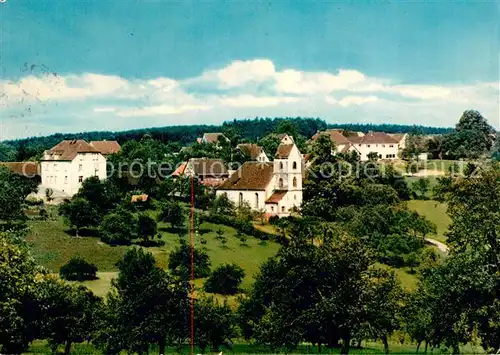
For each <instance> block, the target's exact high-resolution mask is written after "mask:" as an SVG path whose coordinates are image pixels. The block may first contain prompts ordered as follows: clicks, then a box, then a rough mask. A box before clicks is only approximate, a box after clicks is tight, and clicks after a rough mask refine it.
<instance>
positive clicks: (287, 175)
mask: <svg viewBox="0 0 500 355" xmlns="http://www.w3.org/2000/svg"><path fill="white" fill-rule="evenodd" d="M302 173H303V163H302V154H301V153H300V151H299V149H298V148H297V146H296V145H295V143H290V144H283V143H282V144H280V145H279V147H278V149H277V150H276V154H275V156H274V190H281V191H283V190H286V191H300V192H302Z"/></svg>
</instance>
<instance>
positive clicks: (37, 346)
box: [25, 340, 485, 355]
mask: <svg viewBox="0 0 500 355" xmlns="http://www.w3.org/2000/svg"><path fill="white" fill-rule="evenodd" d="M416 348H417V347H416V345H415V344H412V343H410V344H408V343H405V344H401V343H400V342H399V341H396V340H393V341H390V342H389V351H390V353H391V354H416V353H417V352H416ZM60 350H62V346H61V347H60ZM71 350H72V351H71V353H72V354H77V355H83V354H103V353H102V352H100V351H99V350H98V349H97V348H95V347H94V346H93V345H92V344H88V343H80V344H73V346H72V349H71ZM221 350H222V353H223V354H229V353H232V354H276V353H277V352H271V351H270V349H269V348H268V347H265V346H258V345H253V344H247V343H244V342H236V343H234V344H233V346H232V349H225V348H221ZM150 352H151V353H154V354H156V353H158V349H156V348H155V347H153V346H152V347H151V349H150ZM48 353H50V348H49V347H48V346H47V342H45V341H40V340H37V341H35V342H33V343H32V345H31V347H30V349H29V352H27V353H25V354H48ZM166 353H167V354H189V353H190V348H189V345H188V344H186V345H185V346H184V347H183V348H181V349H174V348H167V349H166ZM195 353H196V354H198V353H200V351H199V349H198V348H197V347H196V348H195ZM218 353H219V351H217V352H208V353H207V354H218ZM281 353H287V354H318V349H317V347H313V346H312V345H309V344H301V345H299V346H298V348H297V349H295V350H292V351H288V352H285V351H284V350H282V351H281ZM321 353H322V354H340V348H333V349H328V348H326V347H325V346H323V347H322V349H321ZM420 353H423V345H422V348H421V349H420ZM428 353H430V354H448V353H449V351H447V350H446V349H429V350H428ZM460 353H461V354H485V352H484V350H483V349H482V348H481V347H479V346H474V345H472V344H467V345H465V346H461V347H460ZM122 354H125V352H122ZM349 354H354V355H365V354H384V350H383V345H382V343H380V342H373V341H370V342H365V341H364V342H362V343H361V348H356V347H351V348H350V350H349Z"/></svg>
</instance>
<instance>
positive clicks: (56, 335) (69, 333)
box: [36, 277, 101, 354]
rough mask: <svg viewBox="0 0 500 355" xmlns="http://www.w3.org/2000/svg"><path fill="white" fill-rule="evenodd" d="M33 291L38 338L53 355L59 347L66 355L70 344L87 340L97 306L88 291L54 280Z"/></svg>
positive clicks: (48, 280)
mask: <svg viewBox="0 0 500 355" xmlns="http://www.w3.org/2000/svg"><path fill="white" fill-rule="evenodd" d="M36 288H37V303H38V307H39V310H40V319H39V322H40V338H41V339H47V341H48V343H49V346H50V347H51V348H52V353H53V354H56V353H57V348H58V346H59V345H60V344H64V354H69V353H70V352H71V345H72V344H73V343H81V342H84V341H89V340H90V339H91V334H92V333H93V332H94V330H95V325H96V323H97V322H96V317H97V314H96V312H95V311H96V310H97V309H98V308H99V303H100V302H101V300H100V299H99V298H98V297H97V296H95V295H94V294H93V293H92V291H90V290H89V289H88V288H87V287H85V286H82V285H72V284H69V283H66V282H63V281H61V280H58V279H56V278H54V277H46V278H44V279H43V280H42V281H41V282H39V283H38V284H37V285H36Z"/></svg>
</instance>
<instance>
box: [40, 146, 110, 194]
mask: <svg viewBox="0 0 500 355" xmlns="http://www.w3.org/2000/svg"><path fill="white" fill-rule="evenodd" d="M40 174H41V178H42V186H43V187H45V188H52V189H54V190H57V191H60V192H64V193H66V194H68V195H69V196H72V195H74V194H75V193H77V192H78V190H79V189H80V187H81V185H82V182H83V180H85V179H86V178H88V177H91V176H97V177H99V179H101V180H103V179H105V178H106V174H107V172H106V158H105V157H104V156H103V154H101V152H100V150H99V149H97V148H96V147H94V146H93V145H92V144H89V143H87V142H86V141H84V140H64V141H62V142H60V143H59V144H57V145H55V146H54V147H52V148H51V149H49V150H46V151H45V152H44V154H43V158H42V159H41V161H40Z"/></svg>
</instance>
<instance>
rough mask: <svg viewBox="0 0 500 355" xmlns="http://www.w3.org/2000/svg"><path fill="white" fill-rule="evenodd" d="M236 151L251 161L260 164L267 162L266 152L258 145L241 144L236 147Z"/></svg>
mask: <svg viewBox="0 0 500 355" xmlns="http://www.w3.org/2000/svg"><path fill="white" fill-rule="evenodd" d="M236 149H238V150H240V151H241V152H242V153H244V154H246V155H248V156H249V157H250V159H252V160H255V161H260V162H267V161H269V158H268V157H267V155H266V152H264V149H263V148H262V147H261V146H260V145H257V144H251V143H241V144H238V145H237V146H236Z"/></svg>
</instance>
